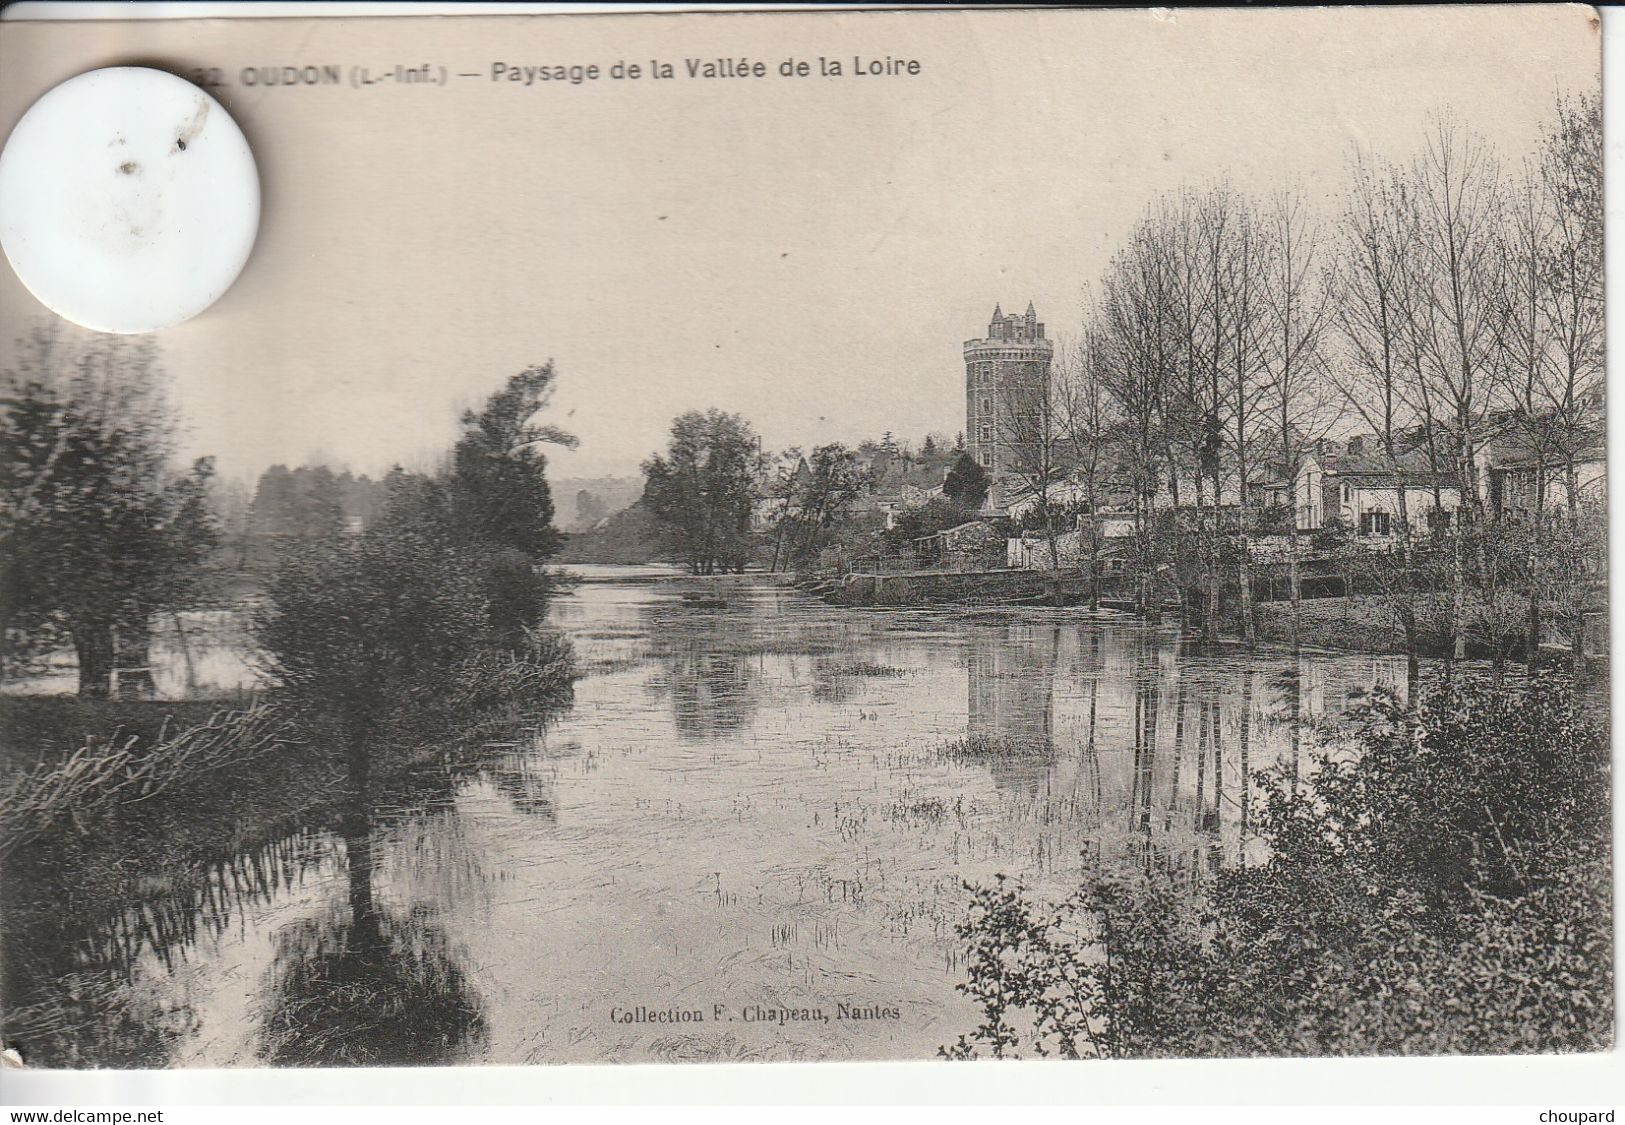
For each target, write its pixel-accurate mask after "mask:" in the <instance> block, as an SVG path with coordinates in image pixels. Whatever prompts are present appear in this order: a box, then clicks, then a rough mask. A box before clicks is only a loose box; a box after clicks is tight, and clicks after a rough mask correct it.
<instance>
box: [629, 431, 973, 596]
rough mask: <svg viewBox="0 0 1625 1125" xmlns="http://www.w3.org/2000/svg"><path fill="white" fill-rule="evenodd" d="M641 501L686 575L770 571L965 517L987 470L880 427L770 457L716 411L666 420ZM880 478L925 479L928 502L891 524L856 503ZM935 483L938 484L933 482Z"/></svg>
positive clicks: (957, 445)
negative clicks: (880, 431)
mask: <svg viewBox="0 0 1625 1125" xmlns="http://www.w3.org/2000/svg"><path fill="white" fill-rule="evenodd" d="M642 468H643V476H644V493H643V498H642V501H641V503H642V504H643V505H644V506H645V507H646V508H647V509H648V510H649V512H650V513H651V514H652V516H653V517H654V520H655V525H656V527H657V529H658V534H659V536H660V538H661V541H662V545H663V546H664V548H665V550H666V551H667V553H668V555H669V557H671V558H673V559H675V560H677V561H680V562H682V563H684V564H685V565H686V566H687V567H688V569H689V571H690V572H691V573H693V574H697V575H710V574H728V573H740V572H742V571H743V570H744V569H745V567H746V566H747V565H750V564H756V565H760V566H762V567H764V568H765V569H768V570H773V571H780V570H783V571H789V570H796V569H799V568H802V567H805V566H808V565H810V564H812V563H814V562H815V561H816V560H817V558H818V555H819V552H820V551H822V550H823V549H825V548H827V547H831V546H835V545H840V546H842V547H843V548H845V549H846V551H847V553H848V554H853V553H856V554H862V553H864V552H872V551H879V550H883V549H890V550H892V551H896V550H897V549H898V548H899V546H904V547H906V546H907V545H908V541H909V539H910V538H911V537H914V536H920V535H929V534H931V533H932V532H935V531H938V530H941V529H942V528H945V527H951V526H953V525H954V524H957V523H962V522H964V521H965V520H967V519H969V518H971V516H972V515H973V513H975V512H976V511H977V510H978V509H980V508H981V506H982V504H983V502H984V501H985V500H986V498H987V495H988V489H989V483H990V482H989V480H988V475H987V473H986V471H985V470H984V469H983V468H982V467H981V466H980V465H979V464H977V463H976V461H975V460H974V459H973V458H971V457H970V456H969V455H968V454H967V453H966V452H965V448H964V435H963V434H960V435H958V436H956V437H955V438H954V439H952V440H951V441H950V440H949V439H948V438H947V437H946V436H945V435H938V434H927V435H926V437H925V439H924V440H923V441H922V442H921V443H920V446H919V448H918V450H915V449H912V448H910V447H909V446H908V444H907V443H905V442H900V441H898V440H897V439H896V438H895V437H894V436H893V435H892V434H891V433H890V432H887V433H886V434H884V435H883V436H882V437H881V438H880V439H879V440H876V441H865V442H862V443H860V444H859V445H858V446H856V447H853V446H849V445H847V444H845V443H842V442H830V443H827V444H824V445H819V446H815V447H813V448H811V449H805V448H803V447H801V446H792V447H790V448H788V449H785V450H784V451H782V452H781V453H779V454H777V455H769V454H767V453H766V452H765V451H764V450H763V448H762V442H761V439H760V437H759V436H758V435H757V433H756V430H755V429H754V428H753V427H752V426H751V424H750V423H749V422H748V421H747V420H746V419H745V418H743V417H741V416H740V415H738V414H730V413H727V412H725V411H722V410H718V409H715V408H712V409H709V410H705V411H698V410H691V411H687V412H685V413H683V414H681V415H679V416H678V417H677V418H675V419H674V420H673V421H672V425H671V432H670V437H669V439H668V442H667V446H666V448H665V450H664V451H662V452H659V453H656V454H654V455H652V456H651V457H649V458H648V459H647V460H646V461H644V463H643V467H642ZM888 472H890V473H893V474H902V475H903V476H904V477H906V476H908V475H909V474H914V475H916V476H918V477H919V478H920V480H921V481H935V482H936V483H935V484H934V485H932V486H930V487H929V488H925V489H922V492H936V493H937V495H936V496H935V497H933V498H931V499H930V500H929V502H923V503H921V504H919V505H916V506H915V507H914V508H912V509H911V510H909V511H906V512H902V513H898V514H897V519H896V520H895V526H893V527H892V528H890V529H889V530H888V529H886V528H884V526H883V524H884V520H883V518H882V517H881V516H879V515H878V514H877V513H874V512H870V513H868V515H867V518H865V516H864V514H863V513H861V512H860V511H859V507H860V506H859V501H860V500H861V499H862V498H863V497H865V496H866V495H868V494H870V493H872V492H874V491H875V489H876V488H877V487H878V486H880V485H882V484H883V483H884V481H885V479H886V477H887V474H888ZM939 486H940V487H939Z"/></svg>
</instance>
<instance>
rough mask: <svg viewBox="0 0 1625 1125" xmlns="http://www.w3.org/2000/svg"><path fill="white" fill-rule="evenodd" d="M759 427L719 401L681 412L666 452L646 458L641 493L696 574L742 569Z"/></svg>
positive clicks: (672, 544) (757, 462) (747, 547)
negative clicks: (725, 410)
mask: <svg viewBox="0 0 1625 1125" xmlns="http://www.w3.org/2000/svg"><path fill="white" fill-rule="evenodd" d="M759 449H760V443H759V442H758V440H757V437H756V431H755V430H753V429H751V426H750V423H748V422H746V421H745V420H744V419H743V418H741V417H740V416H739V415H737V414H725V413H723V412H722V411H720V410H717V409H715V408H713V409H710V410H707V411H705V412H704V413H701V412H699V411H697V410H691V411H688V412H687V413H685V414H681V415H678V417H677V418H675V419H673V421H672V424H671V440H670V442H669V443H668V444H667V447H666V452H665V453H664V454H660V453H657V454H655V455H654V456H653V457H651V458H649V459H648V460H647V461H645V462H644V463H643V477H644V492H643V498H644V502H645V504H647V505H648V507H649V510H650V511H651V512H652V513H653V514H654V516H655V519H656V520H657V521H658V522H659V524H660V527H661V529H662V534H663V536H664V538H665V539H666V541H667V543H668V545H669V547H670V549H671V550H672V551H673V552H674V553H675V554H676V555H677V557H679V558H680V559H682V560H683V561H684V562H685V563H687V564H688V567H689V570H690V571H691V572H693V573H694V574H716V573H718V572H719V571H720V572H722V573H727V572H729V571H739V572H742V571H743V570H744V569H745V561H746V559H747V558H748V557H749V552H750V515H751V509H752V506H753V504H754V502H755V499H756V495H755V481H756V475H757V471H758V469H759V468H760V466H761V454H760V452H759Z"/></svg>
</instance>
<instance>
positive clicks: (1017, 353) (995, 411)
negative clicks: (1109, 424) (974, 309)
mask: <svg viewBox="0 0 1625 1125" xmlns="http://www.w3.org/2000/svg"><path fill="white" fill-rule="evenodd" d="M1054 351H1055V349H1054V346H1053V345H1052V344H1051V343H1050V342H1049V341H1048V340H1047V339H1045V338H1044V325H1043V324H1042V323H1040V321H1039V319H1038V314H1037V313H1036V312H1035V311H1034V310H1033V306H1032V302H1031V301H1029V302H1028V303H1027V311H1026V313H1025V314H1022V315H1017V314H1014V313H1012V314H1011V315H1009V316H1005V315H1004V311H1003V309H1002V308H1001V307H1000V306H998V305H995V306H994V307H993V319H992V320H990V321H989V322H988V325H987V336H986V337H984V338H982V339H978V340H966V341H965V447H966V448H967V449H968V450H970V454H971V456H972V457H975V458H976V460H977V461H978V462H979V463H980V464H981V465H982V467H983V468H984V469H986V470H987V471H988V474H989V475H990V476H991V477H992V478H993V480H994V482H995V487H994V488H993V489H991V490H990V493H989V500H990V501H992V500H994V499H996V498H999V497H1002V496H1007V495H1008V493H1009V484H1008V480H1007V478H1008V476H1009V475H1010V473H1011V471H1012V467H1013V466H1012V461H1013V460H1015V458H1016V453H1017V443H1018V442H1019V441H1020V440H1021V435H1020V432H1019V426H1017V425H1014V424H1013V421H1014V419H1016V418H1017V417H1019V415H1020V414H1021V413H1022V404H1023V401H1024V400H1026V401H1028V402H1030V401H1031V396H1032V395H1033V394H1034V393H1036V392H1037V391H1039V390H1040V389H1041V388H1043V387H1044V385H1045V384H1046V383H1047V382H1048V380H1049V368H1050V360H1051V358H1052V357H1053V355H1054Z"/></svg>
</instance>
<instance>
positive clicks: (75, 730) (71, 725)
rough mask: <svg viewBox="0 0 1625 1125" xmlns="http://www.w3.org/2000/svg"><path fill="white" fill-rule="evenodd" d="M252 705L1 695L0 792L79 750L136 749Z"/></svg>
mask: <svg viewBox="0 0 1625 1125" xmlns="http://www.w3.org/2000/svg"><path fill="white" fill-rule="evenodd" d="M250 702H252V696H250V695H249V694H247V693H244V694H243V695H242V696H240V697H234V698H230V699H225V698H222V699H195V700H134V701H127V700H110V699H79V698H78V697H76V696H70V695H0V787H3V786H4V785H6V784H7V783H8V782H9V781H10V780H11V778H12V777H13V776H14V775H16V774H19V773H28V772H30V771H32V770H34V769H35V768H37V767H39V766H41V765H47V766H49V765H58V764H60V763H61V762H62V761H63V760H64V759H65V758H67V757H68V756H69V755H70V754H72V753H73V752H74V751H76V750H78V749H80V748H81V747H83V746H85V745H87V744H89V743H93V742H96V741H98V740H105V739H107V738H110V737H112V736H114V735H115V734H117V735H119V736H121V737H122V738H124V739H127V740H131V741H132V743H133V745H134V747H135V748H137V749H140V748H144V747H148V746H151V745H152V744H153V743H154V742H155V741H157V740H159V739H161V738H163V737H165V736H166V735H167V734H169V733H174V732H176V731H179V730H183V729H185V728H186V727H190V726H196V725H197V724H198V723H202V722H206V721H207V720H208V718H209V716H211V715H213V714H214V713H215V712H217V711H221V710H232V709H240V708H242V707H244V706H246V705H247V704H249V703H250Z"/></svg>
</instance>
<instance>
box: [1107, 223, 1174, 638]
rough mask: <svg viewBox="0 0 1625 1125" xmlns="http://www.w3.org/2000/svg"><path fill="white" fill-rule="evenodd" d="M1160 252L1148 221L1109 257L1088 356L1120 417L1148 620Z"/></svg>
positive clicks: (1156, 464)
mask: <svg viewBox="0 0 1625 1125" xmlns="http://www.w3.org/2000/svg"><path fill="white" fill-rule="evenodd" d="M1163 249H1164V246H1163V244H1162V242H1161V240H1160V239H1159V238H1158V231H1157V228H1156V225H1155V223H1154V221H1153V219H1152V218H1150V217H1148V218H1147V219H1143V220H1141V222H1140V224H1139V225H1138V226H1137V227H1136V228H1135V231H1134V233H1133V234H1132V235H1131V236H1130V238H1129V242H1128V245H1126V246H1125V247H1123V248H1122V249H1121V250H1119V251H1118V252H1117V254H1116V255H1115V256H1114V257H1113V259H1112V262H1111V265H1110V267H1109V268H1108V270H1107V273H1106V277H1105V280H1104V281H1103V283H1102V286H1101V292H1102V300H1101V317H1100V323H1101V325H1102V327H1103V329H1104V331H1103V333H1101V334H1100V335H1098V336H1097V345H1098V346H1097V347H1096V350H1095V358H1096V370H1097V371H1098V372H1099V373H1100V378H1101V380H1102V385H1103V387H1104V390H1105V392H1106V395H1107V398H1108V401H1109V403H1110V404H1111V407H1112V409H1113V410H1114V411H1116V412H1117V413H1118V414H1119V415H1120V416H1121V418H1122V427H1121V433H1122V442H1121V446H1120V453H1121V459H1120V461H1121V466H1122V470H1123V474H1124V476H1125V477H1126V478H1127V481H1128V484H1129V487H1130V489H1131V490H1132V492H1133V494H1134V502H1135V520H1134V522H1135V556H1136V568H1135V569H1136V589H1135V603H1136V605H1137V607H1138V608H1139V609H1140V611H1141V612H1142V613H1145V614H1146V615H1147V616H1148V617H1152V618H1156V617H1157V616H1159V612H1160V606H1159V599H1158V596H1157V593H1156V583H1155V575H1156V569H1157V564H1158V561H1159V559H1158V550H1157V544H1156V531H1157V529H1156V498H1157V490H1158V486H1159V484H1160V483H1161V481H1162V479H1163V476H1164V472H1165V470H1166V468H1167V463H1166V462H1167V448H1168V446H1167V442H1166V440H1165V438H1164V433H1163V430H1164V424H1165V415H1164V405H1165V401H1166V390H1167V386H1166V379H1167V374H1168V370H1169V366H1168V340H1169V331H1168V330H1169V324H1170V317H1171V313H1172V307H1171V304H1170V302H1169V300H1168V296H1169V288H1168V275H1167V264H1168V263H1167V258H1166V256H1165V255H1164V254H1163Z"/></svg>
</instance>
